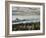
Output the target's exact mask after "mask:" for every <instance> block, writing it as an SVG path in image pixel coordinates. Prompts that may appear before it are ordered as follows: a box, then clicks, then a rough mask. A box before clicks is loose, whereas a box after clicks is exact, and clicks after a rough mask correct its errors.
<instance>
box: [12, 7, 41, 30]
mask: <svg viewBox="0 0 46 38" xmlns="http://www.w3.org/2000/svg"><path fill="white" fill-rule="evenodd" d="M25 30H40V8H39V7H15V6H13V7H12V31H25Z"/></svg>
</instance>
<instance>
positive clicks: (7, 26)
mask: <svg viewBox="0 0 46 38" xmlns="http://www.w3.org/2000/svg"><path fill="white" fill-rule="evenodd" d="M16 3H22V4H29V5H31V4H33V5H42V6H43V33H31V34H9V8H10V7H9V6H10V4H16ZM44 34H45V4H44V3H34V2H18V1H6V2H5V36H6V37H9V36H10V37H11V36H13V37H18V36H34V35H44Z"/></svg>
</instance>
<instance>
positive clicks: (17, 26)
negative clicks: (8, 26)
mask: <svg viewBox="0 0 46 38" xmlns="http://www.w3.org/2000/svg"><path fill="white" fill-rule="evenodd" d="M25 30H40V22H36V23H26V24H23V23H22V24H13V25H12V31H25Z"/></svg>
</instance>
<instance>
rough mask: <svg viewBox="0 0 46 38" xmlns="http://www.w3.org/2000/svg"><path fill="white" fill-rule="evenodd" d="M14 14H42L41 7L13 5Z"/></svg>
mask: <svg viewBox="0 0 46 38" xmlns="http://www.w3.org/2000/svg"><path fill="white" fill-rule="evenodd" d="M12 14H13V15H18V16H30V15H40V8H36V7H33V8H31V7H12Z"/></svg>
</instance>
